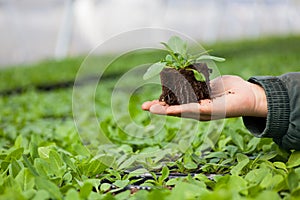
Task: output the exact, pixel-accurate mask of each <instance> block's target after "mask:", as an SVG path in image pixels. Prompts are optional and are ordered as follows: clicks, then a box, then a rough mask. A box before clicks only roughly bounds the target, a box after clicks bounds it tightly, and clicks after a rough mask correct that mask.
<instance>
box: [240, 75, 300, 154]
mask: <svg viewBox="0 0 300 200" xmlns="http://www.w3.org/2000/svg"><path fill="white" fill-rule="evenodd" d="M249 81H250V82H253V83H255V84H258V85H261V86H262V87H263V88H264V90H265V93H266V98H267V108H268V114H267V117H243V120H244V124H245V126H246V127H247V128H248V129H249V130H250V131H251V132H252V133H253V134H254V135H255V136H257V137H271V138H273V139H274V141H275V142H276V143H277V144H278V145H280V146H281V147H282V148H285V149H297V150H298V149H300V133H299V125H300V116H299V115H300V113H299V112H300V108H299V107H300V102H299V101H300V99H299V91H300V73H289V74H285V75H283V76H280V77H252V78H251V79H250V80H249Z"/></svg>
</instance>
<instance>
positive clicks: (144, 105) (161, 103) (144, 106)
mask: <svg viewBox="0 0 300 200" xmlns="http://www.w3.org/2000/svg"><path fill="white" fill-rule="evenodd" d="M154 104H160V105H166V103H165V102H161V101H159V100H153V101H146V102H144V103H143V104H142V109H143V110H149V109H150V107H151V106H152V105H154Z"/></svg>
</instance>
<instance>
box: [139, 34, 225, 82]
mask: <svg viewBox="0 0 300 200" xmlns="http://www.w3.org/2000/svg"><path fill="white" fill-rule="evenodd" d="M161 44H162V45H164V47H165V48H166V50H167V51H168V54H167V55H166V57H165V58H164V59H162V60H161V61H159V62H157V63H154V64H153V65H151V66H150V67H149V68H148V70H147V72H146V73H145V74H144V76H143V78H144V80H147V79H150V78H152V77H154V76H156V75H158V74H159V73H160V72H161V71H162V70H163V68H165V67H169V68H174V69H176V70H179V69H188V70H192V71H193V73H194V76H195V79H196V80H197V81H205V77H204V75H203V74H202V73H200V72H198V71H197V70H195V69H191V68H188V67H189V66H191V65H193V64H195V63H199V62H201V61H207V60H214V61H219V62H222V61H225V59H224V58H220V57H216V56H210V55H205V54H206V53H207V51H205V52H202V53H200V54H198V55H191V54H189V53H188V48H187V42H186V41H183V40H182V39H181V38H179V37H178V36H172V37H171V38H170V39H169V40H168V42H167V43H164V42H161Z"/></svg>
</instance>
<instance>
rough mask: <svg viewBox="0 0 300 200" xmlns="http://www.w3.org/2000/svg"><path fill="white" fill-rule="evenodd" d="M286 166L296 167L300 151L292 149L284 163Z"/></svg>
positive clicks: (299, 159) (299, 158)
mask: <svg viewBox="0 0 300 200" xmlns="http://www.w3.org/2000/svg"><path fill="white" fill-rule="evenodd" d="M286 165H287V168H292V167H297V166H299V165H300V151H294V152H293V153H292V154H291V155H290V157H289V160H288V161H287V163H286Z"/></svg>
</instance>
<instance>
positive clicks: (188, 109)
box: [166, 103, 200, 115]
mask: <svg viewBox="0 0 300 200" xmlns="http://www.w3.org/2000/svg"><path fill="white" fill-rule="evenodd" d="M199 107H200V104H199V103H189V104H182V105H176V106H169V107H168V108H167V110H166V111H167V114H169V115H178V114H184V113H199V110H200V109H199Z"/></svg>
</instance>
